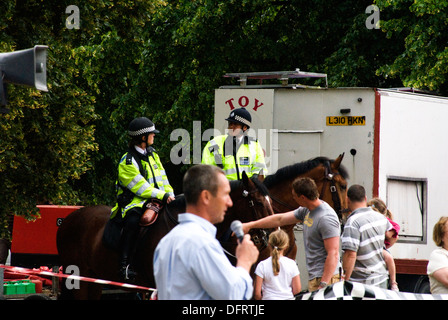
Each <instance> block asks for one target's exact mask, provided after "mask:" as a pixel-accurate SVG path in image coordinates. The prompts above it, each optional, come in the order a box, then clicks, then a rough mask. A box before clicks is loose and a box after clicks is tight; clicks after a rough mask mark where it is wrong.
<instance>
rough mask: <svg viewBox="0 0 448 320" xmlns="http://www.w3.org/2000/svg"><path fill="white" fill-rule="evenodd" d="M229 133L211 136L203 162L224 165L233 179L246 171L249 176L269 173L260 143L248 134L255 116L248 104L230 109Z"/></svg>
mask: <svg viewBox="0 0 448 320" xmlns="http://www.w3.org/2000/svg"><path fill="white" fill-rule="evenodd" d="M226 121H228V129H229V131H228V135H221V136H217V137H215V138H213V139H212V140H210V141H209V142H208V143H207V145H206V146H205V147H204V150H203V152H202V163H203V164H211V165H216V166H219V167H221V168H222V169H223V170H224V172H225V174H226V176H227V179H229V180H239V179H241V177H242V173H243V171H244V172H246V174H247V176H248V177H252V176H253V175H258V174H263V175H266V174H267V168H266V164H265V160H264V151H263V149H262V148H261V145H260V143H259V142H258V141H257V140H255V139H254V138H252V137H249V136H248V135H247V130H248V129H249V128H250V126H251V121H252V117H251V115H250V113H249V111H247V110H246V109H244V108H240V109H235V110H233V111H231V112H230V115H229V117H228V118H227V119H226Z"/></svg>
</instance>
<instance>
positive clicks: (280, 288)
mask: <svg viewBox="0 0 448 320" xmlns="http://www.w3.org/2000/svg"><path fill="white" fill-rule="evenodd" d="M288 244H289V238H288V235H287V234H286V232H284V231H283V230H281V229H278V230H276V231H274V232H272V233H271V234H270V236H269V245H270V247H271V256H270V257H269V258H267V259H266V260H263V261H261V262H260V263H259V264H258V265H257V268H256V269H255V282H254V298H255V299H256V300H286V299H293V298H294V295H296V294H298V293H299V292H300V290H301V283H300V272H299V268H298V267H297V264H296V262H295V261H294V260H292V259H290V258H287V257H285V256H283V252H284V250H285V249H286V248H287V247H288Z"/></svg>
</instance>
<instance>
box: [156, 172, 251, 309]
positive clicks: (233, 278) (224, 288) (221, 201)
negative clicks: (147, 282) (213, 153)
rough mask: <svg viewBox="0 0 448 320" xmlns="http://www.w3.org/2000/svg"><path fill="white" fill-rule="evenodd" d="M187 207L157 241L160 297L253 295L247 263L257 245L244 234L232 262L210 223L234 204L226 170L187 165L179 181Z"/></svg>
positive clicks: (218, 219) (217, 221) (157, 272)
mask: <svg viewBox="0 0 448 320" xmlns="http://www.w3.org/2000/svg"><path fill="white" fill-rule="evenodd" d="M183 191H184V194H185V199H186V202H187V208H186V212H187V213H184V214H180V215H179V225H177V226H176V227H175V228H174V229H173V230H171V231H170V232H169V233H168V234H167V235H166V236H165V237H164V238H163V239H162V240H161V241H160V242H159V244H158V246H157V248H156V251H155V253H154V276H155V280H156V286H157V294H158V299H160V300H182V299H188V300H211V299H215V300H229V299H236V300H243V299H250V298H252V294H253V286H252V278H251V277H250V275H249V271H250V268H251V266H252V265H253V264H254V263H255V262H256V261H257V258H258V249H257V248H256V247H255V245H254V244H253V242H252V241H251V240H250V236H249V235H245V236H244V239H243V241H242V242H241V243H240V244H238V246H237V248H236V253H235V255H236V257H237V264H236V267H234V266H232V264H231V263H230V262H229V260H228V259H227V257H226V256H225V254H224V252H223V250H222V247H221V245H220V243H219V242H218V240H216V227H215V226H214V224H216V223H219V222H221V221H223V220H224V215H225V213H226V210H227V209H228V208H229V207H231V206H232V199H231V198H230V195H229V194H230V184H229V181H228V180H227V178H226V176H225V174H224V171H222V170H221V169H220V168H218V167H215V166H211V165H196V166H194V167H192V168H190V169H189V170H188V171H187V173H186V174H185V177H184V180H183Z"/></svg>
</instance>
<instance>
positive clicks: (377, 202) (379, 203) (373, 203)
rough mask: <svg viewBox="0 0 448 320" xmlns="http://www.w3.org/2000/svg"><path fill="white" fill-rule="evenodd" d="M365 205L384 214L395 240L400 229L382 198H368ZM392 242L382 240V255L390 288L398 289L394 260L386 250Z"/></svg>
mask: <svg viewBox="0 0 448 320" xmlns="http://www.w3.org/2000/svg"><path fill="white" fill-rule="evenodd" d="M367 205H368V206H369V207H372V209H373V210H376V211H378V212H379V213H381V214H382V215H384V216H385V217H386V218H387V219H388V220H389V222H390V223H391V224H392V226H393V230H394V231H395V235H394V236H393V237H394V238H395V239H396V240H398V232H399V231H400V226H399V225H398V224H397V223H396V222H394V221H393V216H392V212H390V211H389V209H388V208H387V206H386V204H385V203H384V201H383V200H381V199H380V198H373V199H372V200H370V201H369V202H368V203H367ZM392 245H393V243H390V242H389V241H385V242H384V246H385V248H384V250H383V257H384V261H385V262H386V266H387V270H388V271H389V279H390V289H391V290H394V291H399V289H398V283H397V281H396V268H395V262H394V258H393V257H392V255H391V254H390V252H389V251H388V250H387V249H389V248H390V247H391V246H392Z"/></svg>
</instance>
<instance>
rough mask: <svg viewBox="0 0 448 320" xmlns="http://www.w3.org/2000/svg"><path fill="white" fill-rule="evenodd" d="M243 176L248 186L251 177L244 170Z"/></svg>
mask: <svg viewBox="0 0 448 320" xmlns="http://www.w3.org/2000/svg"><path fill="white" fill-rule="evenodd" d="M241 177H242V178H243V184H244V185H245V186H246V187H247V186H249V177H248V176H247V174H246V171H243V173H242V175H241Z"/></svg>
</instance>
